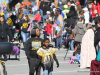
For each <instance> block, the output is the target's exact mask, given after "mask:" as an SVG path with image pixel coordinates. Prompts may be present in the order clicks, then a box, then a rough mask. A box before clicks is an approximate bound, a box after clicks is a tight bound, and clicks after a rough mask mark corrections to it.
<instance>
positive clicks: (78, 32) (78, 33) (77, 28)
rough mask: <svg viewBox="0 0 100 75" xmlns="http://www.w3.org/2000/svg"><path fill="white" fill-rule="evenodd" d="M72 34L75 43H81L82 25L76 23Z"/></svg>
mask: <svg viewBox="0 0 100 75" xmlns="http://www.w3.org/2000/svg"><path fill="white" fill-rule="evenodd" d="M73 33H74V34H75V41H77V42H82V38H83V36H84V34H85V30H84V25H83V24H82V23H78V24H77V25H76V26H75V28H74V30H73Z"/></svg>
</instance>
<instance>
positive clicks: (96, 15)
mask: <svg viewBox="0 0 100 75" xmlns="http://www.w3.org/2000/svg"><path fill="white" fill-rule="evenodd" d="M94 13H95V24H96V25H97V19H98V17H99V14H98V12H97V9H94Z"/></svg>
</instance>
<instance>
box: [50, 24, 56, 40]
mask: <svg viewBox="0 0 100 75" xmlns="http://www.w3.org/2000/svg"><path fill="white" fill-rule="evenodd" d="M53 27H54V28H56V27H57V24H54V25H53V26H52V29H51V35H52V39H53V38H54V35H53Z"/></svg>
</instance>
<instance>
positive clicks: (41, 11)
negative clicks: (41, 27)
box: [40, 9, 43, 17]
mask: <svg viewBox="0 0 100 75" xmlns="http://www.w3.org/2000/svg"><path fill="white" fill-rule="evenodd" d="M40 13H41V17H43V10H42V9H40Z"/></svg>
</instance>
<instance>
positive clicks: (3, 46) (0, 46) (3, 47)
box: [0, 42, 13, 75]
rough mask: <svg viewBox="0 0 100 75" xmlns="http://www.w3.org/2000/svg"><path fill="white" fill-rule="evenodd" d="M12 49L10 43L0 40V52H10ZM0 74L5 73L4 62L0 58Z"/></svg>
mask: <svg viewBox="0 0 100 75" xmlns="http://www.w3.org/2000/svg"><path fill="white" fill-rule="evenodd" d="M12 51H13V45H12V43H8V42H0V54H10V53H12ZM0 73H1V74H0V75H7V71H6V66H5V63H4V62H3V61H2V60H0Z"/></svg>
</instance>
